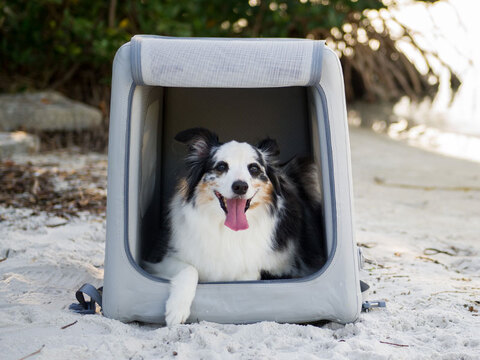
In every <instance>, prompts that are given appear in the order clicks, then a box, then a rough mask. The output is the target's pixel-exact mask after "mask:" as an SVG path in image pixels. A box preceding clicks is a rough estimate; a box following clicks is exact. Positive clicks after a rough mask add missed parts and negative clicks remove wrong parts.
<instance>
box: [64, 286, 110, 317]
mask: <svg viewBox="0 0 480 360" xmlns="http://www.w3.org/2000/svg"><path fill="white" fill-rule="evenodd" d="M102 292H103V287H99V288H98V289H97V288H95V286H93V285H91V284H83V285H82V286H81V287H80V289H78V290H77V292H76V293H75V297H76V298H77V300H78V304H76V303H74V304H71V305H70V306H69V307H68V308H69V309H70V310H72V311H74V312H76V313H79V314H95V312H96V306H95V303H97V304H98V305H99V306H100V308H101V307H102ZM84 294H85V295H88V296H90V301H86V300H85V297H84V296H83V295H84Z"/></svg>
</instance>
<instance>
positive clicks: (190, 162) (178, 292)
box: [144, 128, 326, 326]
mask: <svg viewBox="0 0 480 360" xmlns="http://www.w3.org/2000/svg"><path fill="white" fill-rule="evenodd" d="M175 139H176V140H177V141H179V142H181V143H184V144H187V145H188V155H187V157H186V159H185V163H186V170H187V175H186V177H184V178H182V179H180V181H179V183H178V186H177V188H176V191H175V193H174V195H173V198H172V200H171V202H170V207H169V215H168V230H169V231H168V234H169V236H168V238H169V241H168V246H167V248H166V251H164V252H165V255H164V256H163V259H162V260H161V261H160V262H158V263H153V262H148V261H147V262H145V263H144V268H145V270H147V271H148V272H150V273H151V274H153V275H155V276H159V277H162V278H166V279H169V280H170V294H169V297H168V300H167V303H166V312H165V321H166V323H167V325H168V326H171V325H175V324H181V323H184V322H185V321H186V320H187V318H188V317H189V315H190V306H191V304H192V301H193V298H194V296H195V291H196V286H197V283H198V282H199V281H201V282H203V281H208V282H215V281H242V280H260V279H279V278H297V277H303V276H306V275H309V274H312V273H314V272H316V271H318V270H319V269H320V268H321V267H322V265H323V264H324V263H325V258H326V254H325V251H326V250H325V246H324V228H323V214H322V198H321V187H320V182H319V175H318V170H317V168H316V166H315V164H314V163H313V162H312V161H309V160H307V159H302V158H296V157H295V158H293V159H292V160H290V161H288V162H287V163H285V164H283V165H280V164H279V163H278V160H277V156H278V154H279V147H278V145H277V142H276V141H275V140H273V139H270V138H266V139H264V140H262V141H260V142H259V143H258V145H257V146H253V145H250V144H248V143H244V142H243V143H240V142H237V141H229V142H227V143H221V142H220V141H219V139H218V136H217V135H216V134H215V133H213V132H211V131H209V130H207V129H204V128H194V129H189V130H185V131H182V132H180V133H179V134H177V135H176V137H175Z"/></svg>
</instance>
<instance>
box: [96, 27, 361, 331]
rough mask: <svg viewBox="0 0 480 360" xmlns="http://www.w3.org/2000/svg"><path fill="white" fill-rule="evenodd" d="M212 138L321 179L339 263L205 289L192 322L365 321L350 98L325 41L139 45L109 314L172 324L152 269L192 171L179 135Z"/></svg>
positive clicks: (113, 172)
mask: <svg viewBox="0 0 480 360" xmlns="http://www.w3.org/2000/svg"><path fill="white" fill-rule="evenodd" d="M198 126H201V127H206V128H208V129H211V130H213V131H215V132H216V133H218V134H219V137H220V140H221V141H228V140H232V139H235V140H239V141H248V142H250V143H253V144H255V143H256V142H257V141H259V140H261V139H263V138H265V137H266V136H270V137H271V138H275V139H276V140H277V141H278V143H279V146H280V150H281V156H280V157H281V160H288V159H289V158H291V157H292V156H294V155H311V156H313V158H314V159H315V161H316V162H317V163H318V165H319V168H320V169H321V174H319V176H320V177H321V183H322V188H323V189H322V191H323V194H322V195H323V206H324V218H323V219H318V221H323V222H324V225H325V238H326V244H325V246H326V248H327V251H328V261H327V263H326V264H325V265H324V266H323V268H321V269H318V271H317V272H316V273H315V274H313V275H311V276H308V277H306V278H302V279H282V280H264V281H249V282H224V283H201V284H199V285H198V289H197V293H196V296H195V299H194V301H193V304H192V309H191V316H190V318H189V321H197V320H207V321H213V322H219V323H251V322H256V321H262V320H273V321H279V322H311V321H316V320H332V321H336V322H340V323H347V322H352V321H355V320H356V319H357V317H358V316H359V313H360V310H361V292H360V285H359V276H358V259H357V249H356V246H355V243H354V234H353V227H352V187H351V170H350V153H349V139H348V130H347V121H346V108H345V95H344V87H343V77H342V72H341V66H340V62H339V60H338V58H337V56H336V55H335V53H334V52H333V51H331V50H330V49H328V48H327V47H325V45H324V42H322V41H312V40H300V39H206V38H168V37H159V36H143V35H142V36H135V37H133V38H132V40H131V41H130V42H129V43H127V44H125V45H124V46H122V47H121V48H120V49H119V50H118V52H117V55H116V56H115V60H114V64H113V81H112V100H111V117H110V137H109V149H108V202H107V243H106V259H105V282H104V290H103V312H104V314H105V315H106V316H107V317H110V318H114V319H119V320H121V321H133V320H138V321H145V322H154V323H163V322H164V312H165V302H166V300H167V297H168V293H169V284H168V281H166V280H164V279H160V278H156V277H154V276H152V275H150V274H148V273H147V272H145V271H144V270H143V269H142V268H141V259H142V257H143V256H144V255H145V254H146V253H148V252H149V251H150V250H151V247H152V244H153V242H154V241H162V238H161V227H162V224H163V222H164V220H165V209H166V207H167V204H168V200H169V198H170V196H171V195H172V192H173V190H174V187H175V180H176V179H177V177H178V176H179V173H180V171H181V170H182V168H183V161H182V158H183V157H184V155H185V146H184V145H182V144H177V143H175V141H174V139H173V138H174V136H175V134H176V133H177V132H179V131H181V130H184V129H187V128H191V127H198Z"/></svg>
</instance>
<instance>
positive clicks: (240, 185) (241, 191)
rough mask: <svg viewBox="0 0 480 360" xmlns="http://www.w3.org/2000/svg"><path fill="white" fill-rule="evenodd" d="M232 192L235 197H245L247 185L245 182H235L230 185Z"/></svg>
mask: <svg viewBox="0 0 480 360" xmlns="http://www.w3.org/2000/svg"><path fill="white" fill-rule="evenodd" d="M232 190H233V192H234V193H235V194H237V195H245V194H246V193H247V190H248V184H247V183H246V182H245V181H241V180H237V181H235V182H234V183H233V184H232Z"/></svg>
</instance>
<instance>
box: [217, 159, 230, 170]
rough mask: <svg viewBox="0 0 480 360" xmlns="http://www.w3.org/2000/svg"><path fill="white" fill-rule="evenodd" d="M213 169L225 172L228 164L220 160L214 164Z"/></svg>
mask: <svg viewBox="0 0 480 360" xmlns="http://www.w3.org/2000/svg"><path fill="white" fill-rule="evenodd" d="M215 170H216V171H218V172H225V171H227V170H228V164H227V163H226V162H224V161H220V162H219V163H218V164H217V166H215Z"/></svg>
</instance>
